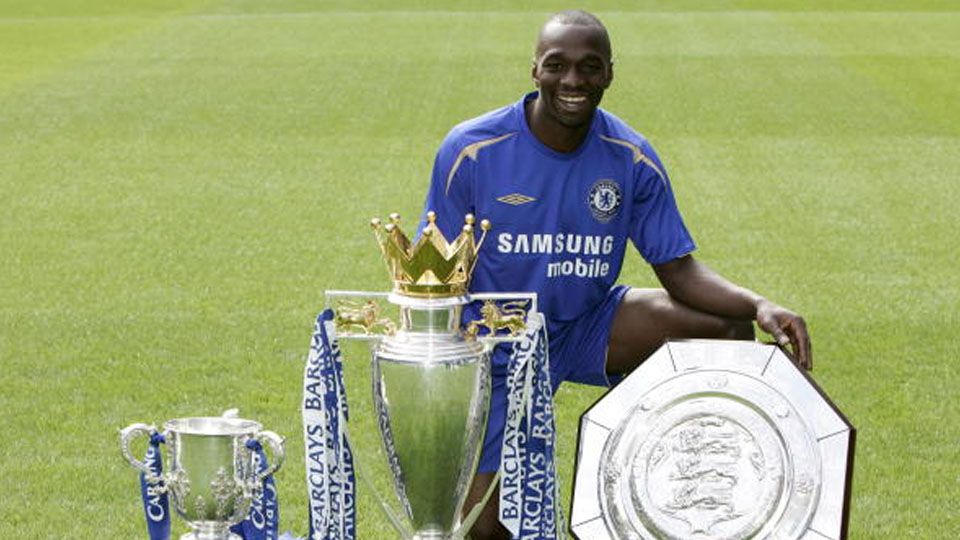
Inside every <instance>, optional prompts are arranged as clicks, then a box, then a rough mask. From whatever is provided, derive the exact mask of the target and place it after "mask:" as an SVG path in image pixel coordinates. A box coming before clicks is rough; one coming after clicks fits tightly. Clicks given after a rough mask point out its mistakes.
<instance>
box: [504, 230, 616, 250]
mask: <svg viewBox="0 0 960 540" xmlns="http://www.w3.org/2000/svg"><path fill="white" fill-rule="evenodd" d="M613 248H614V237H613V236H611V235H606V236H600V235H583V234H567V233H557V234H546V233H542V234H532V235H531V234H516V235H514V234H512V233H507V232H503V233H500V234H498V235H497V251H498V252H500V253H520V254H528V253H534V254H547V255H551V254H554V253H556V254H561V253H570V254H573V255H578V254H583V255H601V254H602V255H609V254H611V253H613Z"/></svg>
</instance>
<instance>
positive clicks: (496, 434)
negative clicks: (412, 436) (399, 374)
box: [477, 285, 629, 473]
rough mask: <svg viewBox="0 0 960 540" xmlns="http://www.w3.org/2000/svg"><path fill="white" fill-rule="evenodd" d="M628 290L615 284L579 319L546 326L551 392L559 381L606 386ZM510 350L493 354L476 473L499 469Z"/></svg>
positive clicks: (498, 348) (609, 379)
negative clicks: (613, 333)
mask: <svg viewBox="0 0 960 540" xmlns="http://www.w3.org/2000/svg"><path fill="white" fill-rule="evenodd" d="M628 290H629V287H626V286H623V285H617V286H615V287H614V288H612V289H610V291H609V292H608V293H607V297H606V298H605V299H604V300H603V302H601V303H600V304H599V305H597V306H596V307H595V308H593V309H592V310H590V311H587V312H586V313H584V314H583V315H581V316H580V317H579V318H577V319H575V320H573V321H568V322H564V323H556V322H554V323H551V324H550V325H549V328H548V334H549V336H548V338H549V348H548V354H549V355H550V382H551V384H552V386H553V391H554V392H556V391H557V388H559V386H560V383H561V382H563V381H572V382H577V383H582V384H589V385H593V386H610V384H611V377H608V376H607V373H606V363H607V345H608V343H609V341H610V328H611V326H613V317H614V315H616V313H617V307H618V306H619V305H620V301H621V300H623V296H624V295H625V294H627V291H628ZM510 350H511V348H510V347H508V346H507V347H504V346H501V347H497V348H496V349H494V352H493V370H492V382H493V385H492V389H491V393H490V415H489V417H488V419H487V433H486V436H485V437H484V440H483V451H482V453H481V454H480V466H479V467H478V468H477V472H480V473H495V472H497V470H498V469H499V468H500V450H501V447H502V446H503V426H504V422H505V419H506V416H507V361H508V360H509V358H510ZM614 382H615V381H614Z"/></svg>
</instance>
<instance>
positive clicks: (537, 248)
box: [533, 234, 553, 253]
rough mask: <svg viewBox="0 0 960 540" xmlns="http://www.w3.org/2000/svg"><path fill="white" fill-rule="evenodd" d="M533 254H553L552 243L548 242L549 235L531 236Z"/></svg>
mask: <svg viewBox="0 0 960 540" xmlns="http://www.w3.org/2000/svg"><path fill="white" fill-rule="evenodd" d="M533 252H534V253H553V243H552V242H550V235H549V234H535V235H533Z"/></svg>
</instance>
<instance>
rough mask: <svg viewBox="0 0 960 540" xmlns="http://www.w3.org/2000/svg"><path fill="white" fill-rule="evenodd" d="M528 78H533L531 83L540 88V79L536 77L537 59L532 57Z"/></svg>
mask: <svg viewBox="0 0 960 540" xmlns="http://www.w3.org/2000/svg"><path fill="white" fill-rule="evenodd" d="M530 78H531V79H533V85H534V86H536V87H537V88H540V81H539V80H538V79H537V59H536V58H534V59H533V65H531V66H530Z"/></svg>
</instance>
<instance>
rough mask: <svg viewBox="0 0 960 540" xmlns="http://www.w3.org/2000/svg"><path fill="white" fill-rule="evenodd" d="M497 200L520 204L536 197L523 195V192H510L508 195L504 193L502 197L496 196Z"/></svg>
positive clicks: (531, 200)
mask: <svg viewBox="0 0 960 540" xmlns="http://www.w3.org/2000/svg"><path fill="white" fill-rule="evenodd" d="M497 200H498V201H500V202H502V203H507V204H512V205H514V206H520V205H521V204H527V203H528V202H533V201H535V200H536V199H534V198H533V197H530V196H529V195H524V194H523V193H511V194H509V195H504V196H503V197H497Z"/></svg>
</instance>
